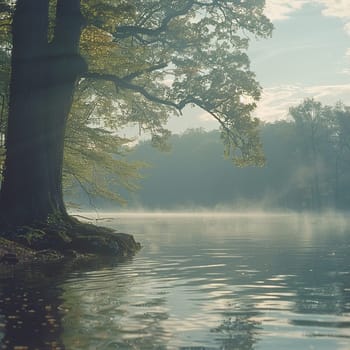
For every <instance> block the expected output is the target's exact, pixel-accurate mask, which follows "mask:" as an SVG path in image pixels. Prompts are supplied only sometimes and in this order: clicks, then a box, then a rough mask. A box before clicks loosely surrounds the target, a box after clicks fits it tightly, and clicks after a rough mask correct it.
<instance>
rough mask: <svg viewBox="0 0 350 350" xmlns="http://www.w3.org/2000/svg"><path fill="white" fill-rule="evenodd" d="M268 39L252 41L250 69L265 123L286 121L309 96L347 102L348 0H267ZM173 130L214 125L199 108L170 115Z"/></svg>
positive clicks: (326, 101) (349, 79) (349, 89)
mask: <svg viewBox="0 0 350 350" xmlns="http://www.w3.org/2000/svg"><path fill="white" fill-rule="evenodd" d="M265 13H266V15H267V16H268V17H269V18H270V19H271V21H272V22H273V24H274V27H275V29H274V32H273V35H272V38H270V39H261V40H259V41H254V42H253V41H252V42H251V44H250V48H249V51H248V55H249V57H250V60H251V69H252V71H253V72H255V74H256V76H257V80H258V81H259V83H260V84H261V86H262V87H263V93H262V98H261V100H260V102H259V104H258V108H257V109H256V111H255V113H254V115H255V116H257V117H258V118H260V119H261V120H264V121H269V122H273V121H276V120H281V119H288V108H289V107H290V106H293V105H297V104H299V103H301V102H302V101H303V99H305V98H307V97H313V98H315V99H316V100H318V101H320V102H322V103H324V104H334V103H335V102H337V101H339V100H341V101H343V102H344V103H345V104H348V105H350V0H292V1H288V0H266V8H265ZM168 127H169V128H170V129H171V130H172V131H173V132H175V133H176V132H182V131H184V130H186V129H187V128H196V127H203V128H204V129H207V130H211V129H217V128H218V125H217V123H216V122H215V121H214V120H213V119H212V118H211V117H210V116H209V115H207V114H206V113H205V112H203V111H201V110H199V109H191V108H187V109H186V110H185V112H184V115H183V116H182V117H179V118H176V117H175V118H172V119H171V120H170V122H169V124H168Z"/></svg>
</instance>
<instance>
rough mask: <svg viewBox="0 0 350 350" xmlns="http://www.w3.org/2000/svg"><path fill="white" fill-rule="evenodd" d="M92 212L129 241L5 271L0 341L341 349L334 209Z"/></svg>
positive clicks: (345, 265) (348, 240)
mask: <svg viewBox="0 0 350 350" xmlns="http://www.w3.org/2000/svg"><path fill="white" fill-rule="evenodd" d="M103 216H104V217H107V218H110V219H109V220H105V221H103V224H104V225H108V226H110V227H115V228H117V229H118V230H120V231H124V232H131V233H134V234H135V237H136V239H137V240H138V241H140V242H142V245H143V249H142V250H141V252H140V253H138V254H137V255H136V256H135V257H134V258H132V259H128V260H125V261H121V262H115V261H114V262H113V261H112V262H110V261H109V262H105V263H102V262H100V264H99V265H98V266H97V265H96V264H91V265H89V266H83V267H82V266H75V267H74V266H73V267H72V266H68V267H61V266H56V267H54V266H53V267H48V268H47V269H46V270H44V271H43V269H42V268H40V269H39V268H37V269H29V268H28V270H27V271H25V272H24V271H17V270H15V269H14V270H13V271H12V272H11V271H9V272H7V275H4V276H3V277H2V280H1V294H0V296H1V300H0V331H2V345H3V347H4V348H8V349H12V348H13V347H10V346H14V345H21V346H26V347H24V348H23V349H34V348H38V349H45V348H47V349H63V348H66V349H235V350H236V349H237V350H238V349H239V350H247V349H261V350H262V349H264V350H265V349H266V350H267V349H269V350H270V349H276V350H283V349H288V350H289V349H290V350H292V349H293V350H294V349H300V350H302V349H317V350H319V349H320V350H322V349H327V350H329V349H344V350H346V349H349V348H350V345H349V344H350V254H349V252H350V220H349V221H348V220H347V219H346V217H344V216H339V215H338V216H335V215H326V214H325V215H321V216H312V215H311V216H306V215H262V214H260V215H258V214H256V215H231V214H230V215H228V214H222V215H218V216H214V215H208V214H197V215H190V214H186V215H182V214H177V215H156V214H152V215H146V214H138V215H136V214H134V215H132V214H105V215H103ZM9 298H10V299H9ZM17 311H18V312H17ZM34 314H36V316H35V317H34V316H33V315H34ZM18 321H19V322H20V323H18ZM13 326H16V327H15V328H13ZM30 332H31V333H32V334H37V337H35V340H29V333H30ZM9 344H10V345H9ZM19 349H21V348H19Z"/></svg>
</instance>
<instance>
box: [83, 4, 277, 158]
mask: <svg viewBox="0 0 350 350" xmlns="http://www.w3.org/2000/svg"><path fill="white" fill-rule="evenodd" d="M263 8H264V1H253V0H249V1H244V2H237V1H235V0H234V1H233V0H232V1H227V0H225V1H204V2H196V1H191V0H182V1H171V0H164V1H161V2H159V1H142V0H141V1H131V2H127V3H126V2H124V1H113V2H112V1H97V0H87V1H84V2H83V9H84V14H85V17H86V18H87V20H88V25H87V27H86V28H85V30H84V32H83V35H82V40H81V51H82V53H83V55H84V57H85V58H86V60H87V62H88V64H89V70H90V72H89V73H87V74H86V78H90V79H102V80H109V81H111V82H113V83H114V84H115V86H116V89H117V93H118V101H119V104H120V105H122V106H123V109H122V110H123V113H122V115H121V119H122V120H123V121H125V122H129V123H130V122H131V123H138V124H139V126H140V130H142V131H146V132H150V133H151V134H152V135H153V139H154V140H156V143H157V144H158V143H160V144H164V142H163V141H160V140H161V139H162V138H164V136H166V135H167V132H166V131H165V130H164V129H163V127H162V125H163V124H164V122H165V121H166V120H167V118H168V117H169V115H171V114H174V113H177V112H181V110H182V109H183V108H184V107H185V106H186V105H191V104H192V105H197V106H199V107H201V108H202V109H204V110H206V111H207V112H209V113H210V114H211V115H212V116H213V118H215V119H216V120H217V121H218V123H219V126H220V128H221V131H222V135H221V137H222V139H223V142H224V144H225V147H226V153H227V155H228V156H229V157H230V158H231V159H232V160H233V161H234V162H236V163H239V164H241V165H243V164H254V163H257V164H261V163H262V162H263V156H262V152H261V145H260V142H259V139H258V135H257V130H258V121H257V120H254V119H252V118H251V112H252V110H253V109H254V108H255V106H256V101H257V100H258V99H259V97H260V90H261V88H260V86H259V84H258V83H257V82H256V80H255V75H254V73H252V72H251V71H250V68H249V59H248V57H247V54H246V49H247V47H248V43H249V35H250V36H255V37H267V36H269V35H270V34H271V30H272V25H271V23H270V22H269V20H268V19H267V18H266V17H265V16H264V15H263ZM246 33H249V35H247V34H246ZM159 141H160V142H159Z"/></svg>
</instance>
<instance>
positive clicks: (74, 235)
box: [0, 217, 141, 263]
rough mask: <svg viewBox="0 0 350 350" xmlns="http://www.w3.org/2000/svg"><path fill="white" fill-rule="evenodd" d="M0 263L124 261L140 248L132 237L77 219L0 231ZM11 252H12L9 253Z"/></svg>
mask: <svg viewBox="0 0 350 350" xmlns="http://www.w3.org/2000/svg"><path fill="white" fill-rule="evenodd" d="M0 237H1V238H0V263H4V262H5V263H16V262H17V261H16V260H18V261H22V260H24V261H27V260H43V261H45V260H55V259H62V258H76V257H81V256H93V257H106V256H109V257H111V256H115V257H125V256H132V255H134V254H135V253H136V252H137V251H138V250H139V249H140V248H141V245H140V243H137V242H136V241H135V239H134V237H133V236H132V235H130V234H126V233H119V232H115V231H113V230H112V229H109V228H106V227H101V226H95V225H92V224H87V223H82V222H79V221H78V220H76V219H74V218H71V217H70V218H69V219H68V220H65V221H64V222H62V220H61V221H59V222H55V223H52V222H51V223H44V224H39V225H35V227H29V226H19V227H12V228H8V227H7V228H6V229H3V230H0ZM10 248H11V249H10Z"/></svg>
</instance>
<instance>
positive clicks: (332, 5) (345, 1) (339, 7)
mask: <svg viewBox="0 0 350 350" xmlns="http://www.w3.org/2000/svg"><path fill="white" fill-rule="evenodd" d="M313 2H315V3H319V4H321V5H323V6H324V9H323V10H322V14H323V15H324V16H329V17H338V18H349V19H350V6H349V0H314V1H313Z"/></svg>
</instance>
